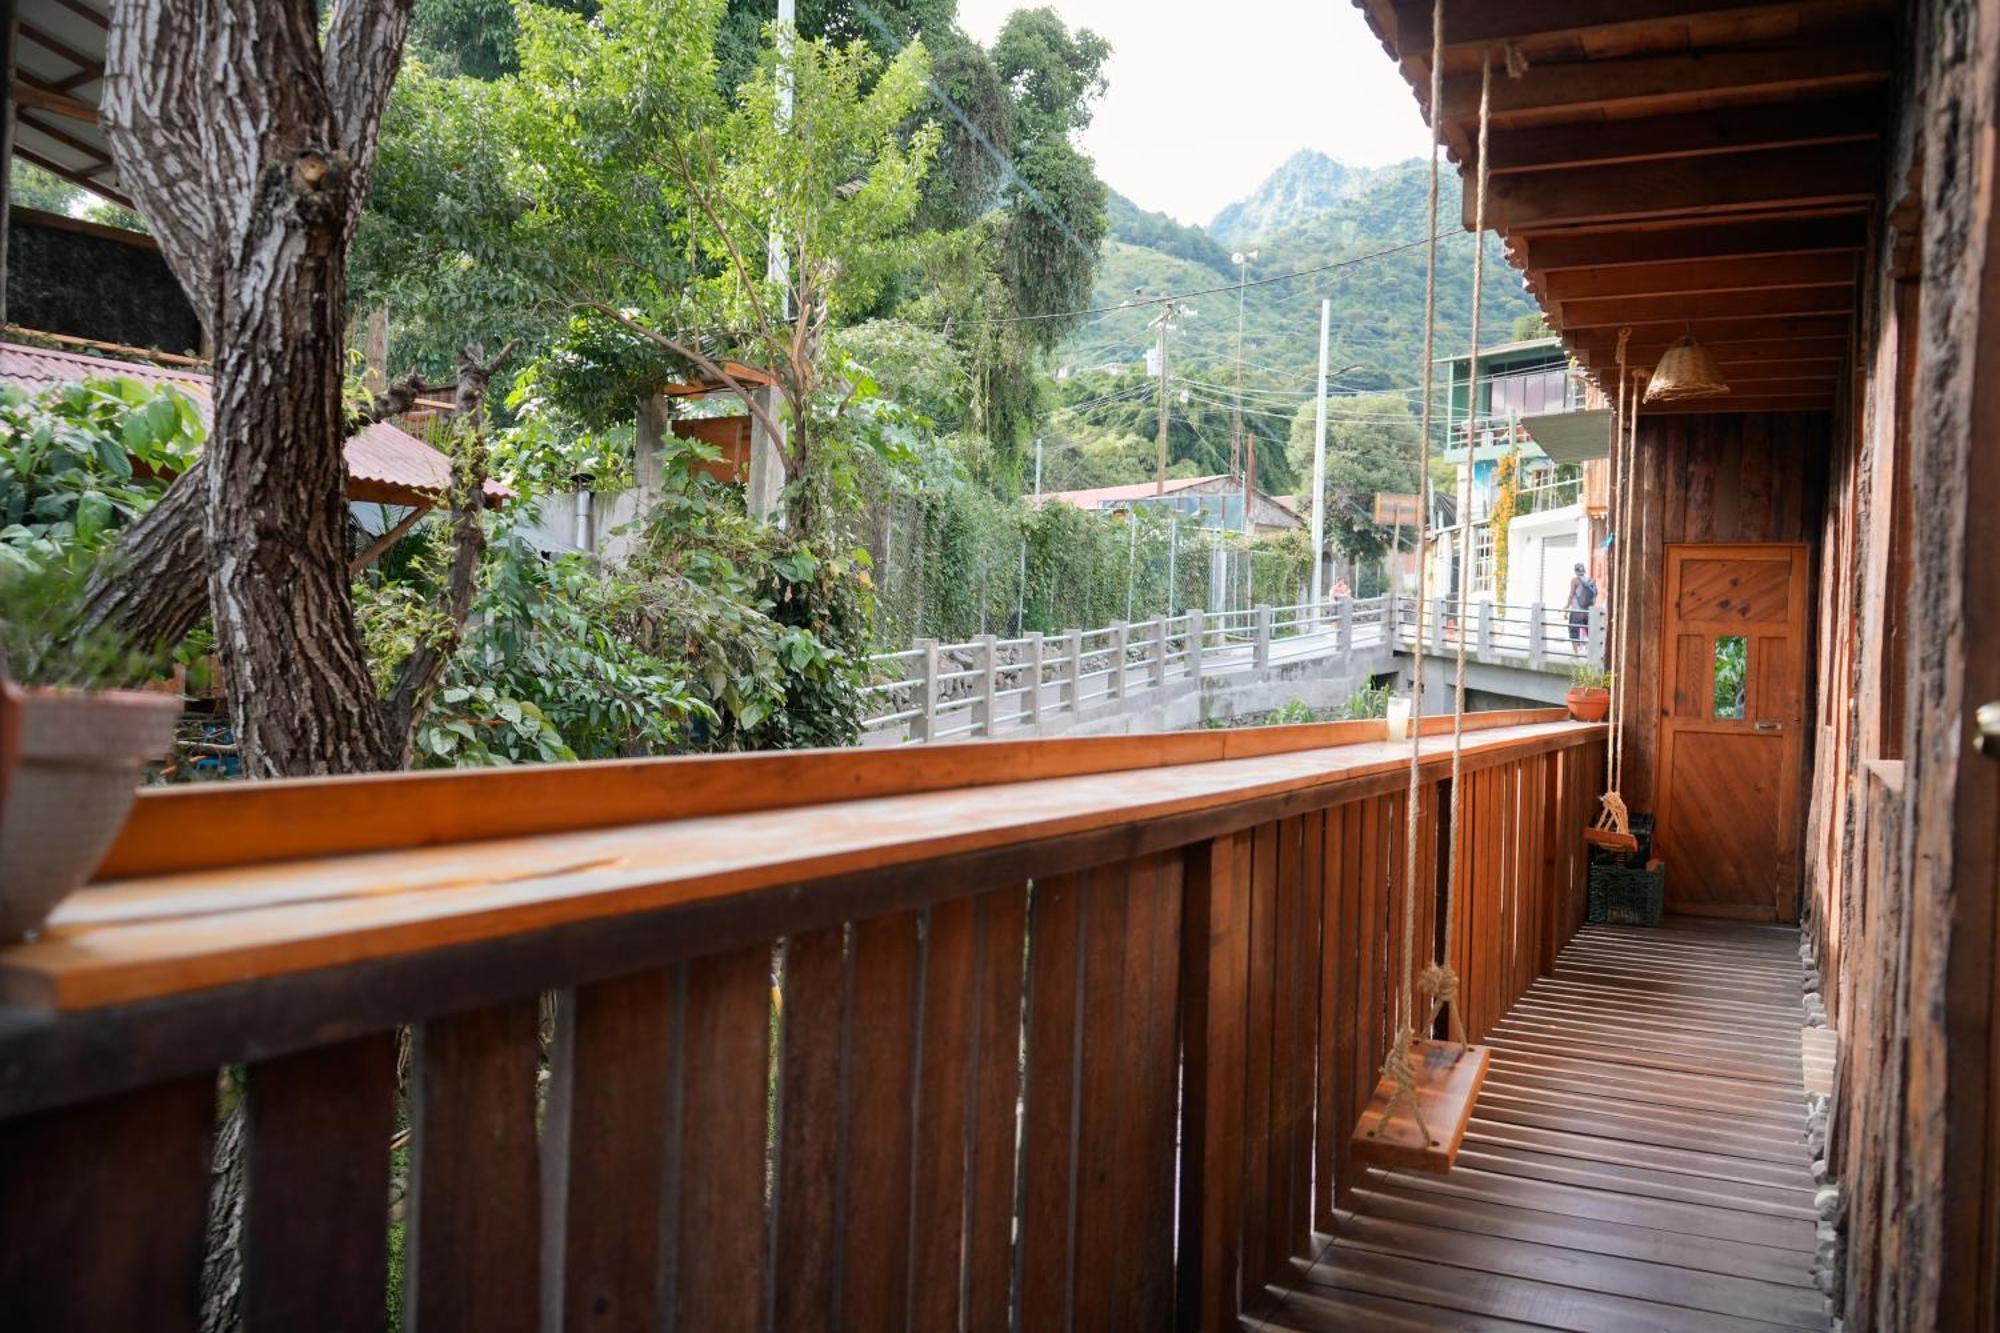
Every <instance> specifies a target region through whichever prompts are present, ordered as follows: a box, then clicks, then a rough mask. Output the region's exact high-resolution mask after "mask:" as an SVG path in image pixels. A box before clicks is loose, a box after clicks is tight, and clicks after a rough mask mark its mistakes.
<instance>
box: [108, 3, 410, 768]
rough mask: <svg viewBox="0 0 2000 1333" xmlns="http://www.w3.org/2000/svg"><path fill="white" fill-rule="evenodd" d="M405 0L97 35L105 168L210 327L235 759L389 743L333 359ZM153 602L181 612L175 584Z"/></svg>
mask: <svg viewBox="0 0 2000 1333" xmlns="http://www.w3.org/2000/svg"><path fill="white" fill-rule="evenodd" d="M409 8H410V5H409V0H349V2H348V3H346V4H342V5H339V6H336V7H335V8H334V10H333V12H332V15H331V17H330V18H329V20H328V23H327V28H326V35H325V45H324V48H322V45H321V37H320V31H319V26H318V14H317V11H316V8H315V6H314V4H313V3H312V0H282V2H279V0H207V2H206V3H203V4H198V5H194V6H189V5H185V4H180V3H172V2H171V0H120V2H119V3H118V4H117V6H116V7H115V9H114V12H113V16H112V25H111V32H110V34H109V37H108V40H107V52H106V81H105V96H104V122H105V129H106V132H107V134H108V136H109V138H110V140H111V144H112V149H113V152H114V154H115V155H116V158H117V161H118V167H119V175H120V178H121V180H123V181H124V182H125V183H126V184H127V186H128V187H129V188H130V189H131V191H132V195H133V198H134V200H135V201H136V202H137V203H138V205H139V209H140V211H141V212H142V213H143V214H144V215H145V217H146V219H147V221H148V222H149V223H150V224H151V226H152V230H153V233H154V235H155V237H156V238H157V239H158V240H159V243H160V247H161V251H162V253H163V254H164V255H165V257H166V259H167V261H168V263H169V264H170V265H172V267H173V270H174V273H175V275H176V276H177V277H179V278H180V280H181V284H182V286H184V287H185V288H187V291H188V294H189V297H190V298H191V299H192V301H193V303H194V306H195V309H196V310H197V311H199V312H201V315H202V319H203V323H204V324H205V326H206V328H207V330H208V333H209V337H210V341H211V343H212V345H213V346H214V348H215V389H214V399H213V404H214V419H213V420H214V424H213V427H212V429H211V433H210V438H209V443H208V448H207V450H206V452H205V456H204V458H203V462H202V468H201V471H202V476H201V481H202V483H203V485H202V486H201V488H200V495H201V500H202V504H201V508H202V513H203V522H202V534H203V537H204V539H205V543H206V560H205V563H206V566H207V569H208V589H207V591H208V602H209V610H210V612H211V614H212V615H213V616H214V618H215V629H216V645H217V648H218V650H219V651H220V654H221V658H222V665H223V669H224V671H225V672H226V674H227V677H228V681H229V703H230V708H231V713H232V716H233V720H234V723H235V728H236V739H237V744H238V747H239V749H240V751H241V753H242V756H243V763H244V770H245V772H246V773H247V774H249V775H250V776H253V777H266V776H279V775H299V774H311V773H341V772H361V771H368V770H373V769H380V768H385V767H389V766H391V765H393V764H394V763H395V762H396V761H397V759H398V757H399V755H400V752H401V746H400V744H397V743H392V740H391V738H390V735H389V730H388V727H387V726H386V724H385V718H384V714H383V710H382V709H381V707H380V706H379V704H378V702H377V700H376V698H375V693H374V689H373V686H372V683H371V682H370V679H369V674H368V665H367V661H366V659H365V656H364V654H363V651H362V647H361V640H360V636H359V634H358V633H357V631H356V628H355V623H354V613H353V606H352V603H351V601H350V598H349V592H348V586H347V579H346V550H345V532H346V523H345V510H344V500H343V498H342V491H343V489H344V482H345V470H344V462H343V458H342V449H341V446H342V444H343V442H344V440H345V438H346V434H347V431H346V423H345V421H344V420H343V417H342V412H341V403H340V379H341V370H342V335H343V330H344V328H345V325H346V271H345V270H346V257H347V245H348V241H349V239H350V238H351V237H352V235H353V232H354V225H355V223H356V221H357V220H358V219H359V217H360V212H361V205H362V202H363V199H364V198H365V196H366V193H367V187H368V171H369V167H370V165H371V164H372V162H373V159H374V151H375V138H376V131H377V129H378V128H379V126H380V123H381V115H382V108H383V105H384V104H385V103H386V101H387V98H388V93H389V87H390V84H391V83H392V82H393V81H394V78H395V72H396V67H397V64H398V62H399V61H400V59H401V53H402V43H403V34H404V31H405V30H406V28H407V27H408V23H409ZM193 480H194V479H193V478H187V479H184V481H183V483H182V484H181V485H177V486H176V487H175V488H174V490H175V491H176V492H195V491H196V487H195V486H194V485H193V484H191V483H192V482H193ZM193 502H194V501H193V496H192V495H189V496H185V497H183V496H180V495H173V496H170V497H169V499H168V500H165V501H163V502H162V505H163V507H164V512H160V511H157V510H156V513H157V514H158V517H157V518H153V517H152V516H149V520H150V526H149V525H148V524H146V523H142V524H141V525H139V526H138V527H137V528H135V531H134V538H135V541H134V549H133V552H132V553H131V557H132V560H133V564H132V568H133V570H134V575H135V577H134V578H133V580H132V581H133V583H134V585H135V587H144V586H145V584H146V583H147V582H149V580H147V579H146V578H145V574H146V572H147V571H148V570H153V571H156V572H157V571H158V570H159V568H160V563H161V562H162V561H163V560H165V559H167V558H168V557H169V556H170V555H172V554H173V553H176V552H185V551H186V550H187V547H186V545H185V543H186V541H187V538H186V537H185V535H184V529H183V528H182V527H180V526H179V525H180V523H182V522H184V520H185V517H186V512H185V509H184V506H190V505H192V504H193ZM148 538H153V539H156V540H155V541H154V542H153V543H152V544H151V545H150V546H149V545H148V542H147V540H146V539H148ZM133 595H134V596H144V595H146V594H144V593H134V594H133ZM170 601H171V604H172V609H173V610H174V611H175V612H177V614H178V615H180V616H185V615H186V614H187V611H188V608H189V606H190V605H191V603H190V601H189V600H188V599H187V598H186V597H185V595H184V594H183V595H180V596H176V597H174V598H172V599H170ZM109 609H110V608H106V607H105V606H104V603H103V599H101V598H100V599H98V601H97V603H96V604H95V605H93V607H92V613H93V614H97V613H99V612H100V611H107V610H109ZM136 614H137V619H138V621H139V623H141V624H145V623H146V622H147V621H148V620H149V619H151V617H150V616H149V615H147V614H146V613H136ZM171 618H172V617H170V616H168V615H166V614H164V613H163V614H162V615H161V616H159V617H158V618H157V622H156V624H155V628H156V629H157V628H164V627H166V622H167V621H168V620H170V619H171Z"/></svg>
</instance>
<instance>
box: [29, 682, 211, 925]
mask: <svg viewBox="0 0 2000 1333" xmlns="http://www.w3.org/2000/svg"><path fill="white" fill-rule="evenodd" d="M0 690H4V691H5V694H6V698H5V700H4V702H0V940H14V939H19V938H21V937H22V936H23V935H26V934H27V933H28V932H30V931H32V930H34V929H35V928H36V927H37V926H40V925H41V924H42V922H43V921H44V920H46V919H47V918H48V915H49V913H50V912H52V911H54V910H55V905H56V904H57V903H59V902H61V901H62V900H63V899H64V898H65V897H66V896H68V894H69V893H70V892H71V891H72V890H74V889H75V888H76V887H77V886H78V885H79V884H81V883H83V881H84V879H85V877H86V876H88V875H89V874H90V872H91V871H93V870H95V869H96V868H97V863H98V862H99V861H102V860H103V859H104V853H105V852H106V851H107V850H108V849H109V848H110V846H111V840H112V838H114V837H116V836H117V833H118V829H119V826H120V825H122V824H123V823H124V822H125V815H126V813H127V812H128V811H129V810H131V808H132V798H133V796H134V795H136V794H137V792H138V787H139V779H140V776H141V774H143V773H144V772H145V769H146V765H147V764H148V763H150V762H151V761H152V760H155V759H157V758H159V757H160V756H161V755H163V754H165V753H166V752H167V749H168V747H169V746H171V745H172V743H173V737H174V719H175V718H177V717H178V716H179V715H180V711H181V701H180V700H179V699H178V698H173V697H170V696H166V695H160V694H143V693H140V692H137V691H123V690H110V691H105V692H102V693H90V692H86V691H81V690H57V689H26V690H23V689H19V688H17V687H15V686H12V685H0Z"/></svg>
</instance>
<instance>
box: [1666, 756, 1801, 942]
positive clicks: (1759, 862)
mask: <svg viewBox="0 0 2000 1333" xmlns="http://www.w3.org/2000/svg"><path fill="white" fill-rule="evenodd" d="M1771 745H1772V742H1771V741H1770V740H1769V739H1767V738H1765V737H1763V736H1759V735H1757V734H1755V733H1751V734H1749V735H1745V734H1744V733H1742V732H1731V731H1692V732H1683V733H1682V734H1681V735H1680V736H1678V737H1676V738H1675V746H1674V748H1675V750H1676V755H1675V760H1676V762H1675V764H1674V771H1673V775H1672V781H1673V785H1672V786H1671V787H1669V788H1667V789H1666V792H1667V801H1668V803H1669V804H1670V805H1671V806H1672V807H1673V818H1674V827H1675V829H1676V830H1678V831H1680V832H1681V833H1683V834H1684V835H1685V836H1680V837H1676V838H1675V839H1674V843H1673V847H1672V848H1671V850H1670V851H1668V852H1666V853H1664V854H1665V855H1666V857H1667V890H1668V893H1669V894H1670V895H1671V897H1672V899H1673V909H1674V910H1675V911H1677V912H1697V913H1701V914H1703V915H1717V916H1745V915H1754V916H1761V917H1771V916H1772V915H1774V911H1773V909H1774V907H1775V898H1774V897H1773V893H1772V890H1773V885H1774V882H1775V880H1776V875H1777V862H1776V854H1775V853H1776V848H1775V846H1774V837H1773V834H1774V831H1775V830H1774V824H1775V820H1774V819H1773V818H1772V807H1773V806H1774V804H1775V803H1776V801H1777V797H1778V783H1779V780H1780V774H1779V773H1778V772H1776V771H1774V766H1773V765H1772V763H1771V755H1770V749H1771Z"/></svg>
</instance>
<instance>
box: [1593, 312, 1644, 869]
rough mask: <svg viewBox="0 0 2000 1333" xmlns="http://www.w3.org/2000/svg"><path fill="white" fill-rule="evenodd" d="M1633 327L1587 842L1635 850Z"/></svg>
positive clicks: (1624, 379)
mask: <svg viewBox="0 0 2000 1333" xmlns="http://www.w3.org/2000/svg"><path fill="white" fill-rule="evenodd" d="M1631 337H1632V330H1631V329H1629V328H1624V329H1620V330H1618V410H1617V413H1616V415H1614V416H1613V417H1612V420H1611V443H1612V449H1611V480H1612V485H1613V486H1614V487H1616V489H1617V494H1618V520H1617V522H1618V526H1617V529H1616V531H1615V533H1614V534H1613V537H1612V548H1611V549H1612V559H1613V583H1612V588H1611V640H1610V643H1609V645H1608V646H1609V648H1610V652H1609V654H1608V656H1609V660H1610V662H1611V665H1612V672H1611V736H1610V745H1609V747H1608V750H1607V754H1608V758H1607V761H1606V765H1605V770H1604V773H1605V780H1604V795H1603V796H1602V797H1600V798H1599V800H1600V803H1601V804H1602V806H1603V809H1602V810H1600V811H1599V812H1598V815H1597V823H1596V825H1595V826H1594V827H1593V828H1591V829H1590V830H1589V831H1588V832H1587V833H1586V834H1585V835H1584V837H1585V840H1586V841H1589V842H1592V843H1595V844H1597V845H1598V846H1602V847H1611V848H1615V849H1618V850H1622V851H1637V850H1638V847H1639V840H1638V839H1637V838H1636V837H1634V836H1633V834H1632V820H1631V814H1630V812H1629V811H1628V810H1627V809H1626V808H1625V798H1624V796H1623V795H1622V794H1620V790H1619V788H1620V784H1621V783H1622V782H1623V781H1624V777H1625V678H1626V675H1627V674H1628V673H1627V668H1628V667H1629V666H1630V663H1631V649H1632V633H1631V628H1630V621H1631V619H1632V615H1631V611H1632V590H1631V589H1632V569H1633V558H1634V554H1635V552H1634V549H1633V547H1634V542H1633V541H1632V523H1633V517H1634V515H1635V513H1636V512H1637V502H1636V501H1635V500H1634V498H1633V494H1632V490H1633V487H1632V480H1633V477H1634V475H1635V470H1636V467H1637V464H1638V454H1639V400H1640V398H1641V397H1642V396H1643V395H1642V393H1641V392H1640V385H1639V381H1641V380H1643V379H1644V378H1645V373H1644V372H1643V371H1636V370H1629V369H1628V368H1627V366H1626V363H1625V349H1626V344H1627V343H1628V342H1629V341H1630V340H1631Z"/></svg>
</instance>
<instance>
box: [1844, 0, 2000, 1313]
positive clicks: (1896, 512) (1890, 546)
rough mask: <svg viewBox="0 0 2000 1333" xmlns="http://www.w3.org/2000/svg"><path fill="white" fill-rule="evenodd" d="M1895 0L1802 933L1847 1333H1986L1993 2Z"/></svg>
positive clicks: (1995, 1239)
mask: <svg viewBox="0 0 2000 1333" xmlns="http://www.w3.org/2000/svg"><path fill="white" fill-rule="evenodd" d="M1909 10H1910V17H1911V33H1910V39H1909V42H1908V45H1907V48H1906V50H1907V52H1908V62H1909V68H1908V70H1907V71H1906V77H1905V79H1904V80H1903V88H1904V93H1903V98H1904V101H1903V105H1902V107H1901V111H1900V123H1899V125H1898V128H1897V135H1896V143H1895V152H1894V154H1893V157H1892V161H1891V163H1890V168H1889V182H1888V188H1887V190H1886V191H1885V193H1886V196H1887V198H1888V199H1889V201H1890V208H1889V210H1888V213H1887V216H1886V217H1885V218H1884V219H1882V226H1881V228H1880V236H1881V240H1880V243H1879V244H1878V246H1877V248H1876V251H1875V253H1874V254H1873V255H1871V257H1870V267H1869V269H1868V276H1867V278H1866V283H1867V290H1866V292H1865V293H1864V295H1865V298H1866V305H1865V307H1864V312H1863V318H1862V321H1861V328H1860V330H1859V332H1858V336H1857V339H1856V356H1855V370H1856V377H1855V379H1856V382H1855V384H1854V386H1853V390H1852V392H1851V394H1850V396H1849V405H1848V407H1847V409H1846V411H1845V413H1844V415H1843V417H1842V420H1841V424H1840V426H1839V428H1838V430H1837V432H1836V436H1835V438H1834V440H1833V442H1832V444H1833V447H1832V461H1833V466H1832V471H1831V474H1830V487H1829V498H1828V503H1827V505H1826V512H1825V516H1824V521H1823V524H1822V526H1821V531H1820V534H1819V536H1818V539H1817V544H1818V548H1819V553H1820V560H1821V570H1820V601H1821V605H1822V608H1823V613H1822V618H1821V633H1820V635H1819V638H1818V655H1819V663H1818V677H1819V692H1820V701H1819V707H1818V709H1817V711H1816V718H1817V721H1818V747H1817V748H1818V752H1817V755H1816V772H1815V773H1814V777H1813V784H1812V822H1811V827H1810V830H1809V836H1808V839H1807V843H1806V861H1807V875H1808V881H1809V886H1810V893H1809V895H1808V901H1809V907H1808V927H1809V930H1810V934H1811V936H1812V939H1813V941H1814V943H1815V946H1816V948H1817V950H1818V958H1819V965H1820V970H1821V975H1822V983H1823V986H1824V989H1825V992H1826V998H1827V1003H1828V1007H1829V1010H1830V1011H1831V1015H1832V1020H1833V1024H1834V1026H1835V1028H1836V1029H1837V1031H1838V1033H1839V1038H1840V1041H1839V1050H1840V1057H1839V1062H1838V1069H1837V1073H1836V1083H1835V1088H1834V1099H1833V1108H1832V1116H1831V1121H1830V1124H1829V1126H1828V1142H1827V1160H1828V1162H1829V1164H1830V1165H1831V1167H1832V1169H1833V1173H1834V1175H1835V1177H1836V1178H1837V1179H1838V1181H1839V1183H1840V1185H1841V1187H1842V1190H1843V1192H1844V1198H1843V1204H1842V1208H1843V1211H1842V1223H1841V1225H1842V1231H1843V1233H1844V1240H1845V1256H1846V1257H1845V1265H1844V1271H1843V1273H1842V1282H1843V1288H1842V1290H1841V1291H1840V1293H1839V1294H1840V1297H1841V1305H1842V1310H1843V1313H1844V1315H1845V1317H1846V1326H1847V1327H1848V1328H1849V1329H1850V1330H1855V1333H1866V1331H1867V1330H1902V1329H1950V1330H1954V1333H1955V1331H1956V1330H1961V1329H1963V1330H1974V1331H1975V1333H1978V1331H1980V1330H1985V1331H1986V1333H1991V1331H1992V1330H1994V1329H1995V1328H1996V1327H2000V1313H1996V1311H2000V1021H1996V1020H2000V912H1996V902H2000V763H1996V762H1994V761H1993V760H1991V759H1987V758H1982V757H1980V756H1979V755H1978V754H1977V752H1976V749H1975V733H1974V726H1973V713H1974V710H1975V709H1976V708H1977V707H1978V706H1979V705H1980V704H1982V703H1984V702H1987V701H1988V700H1993V699H2000V579H1997V578H1996V575H2000V523H1996V522H1994V520H1993V516H1992V507H1993V503H1994V499H1995V497H1996V495H2000V212H1997V211H1996V209H2000V200H1996V198H1995V195H1996V191H2000V137H1996V135H1997V134H2000V14H1996V13H1995V11H1994V9H1993V7H1992V6H1991V5H1987V4H1980V3H1976V2H1975V0H1927V2H1926V3H1922V4H1917V5H1912V6H1910V7H1909ZM1903 525H1907V526H1906V527H1904V529H1903V531H1902V532H1901V533H1900V534H1899V532H1898V528H1899V527H1900V526H1903ZM1899 625H1900V626H1901V627H1902V628H1901V632H1900V633H1899V632H1898V626H1899Z"/></svg>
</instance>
